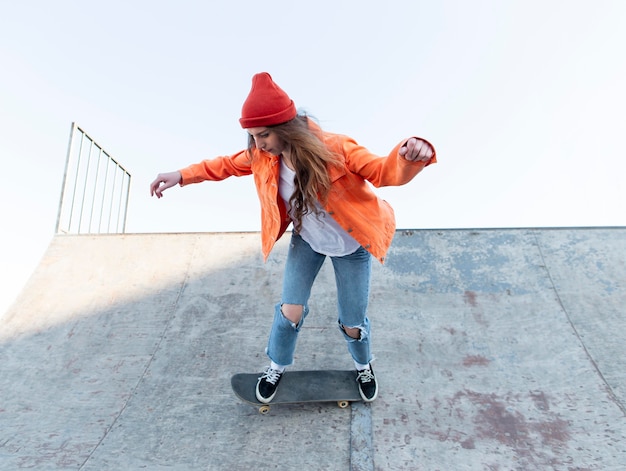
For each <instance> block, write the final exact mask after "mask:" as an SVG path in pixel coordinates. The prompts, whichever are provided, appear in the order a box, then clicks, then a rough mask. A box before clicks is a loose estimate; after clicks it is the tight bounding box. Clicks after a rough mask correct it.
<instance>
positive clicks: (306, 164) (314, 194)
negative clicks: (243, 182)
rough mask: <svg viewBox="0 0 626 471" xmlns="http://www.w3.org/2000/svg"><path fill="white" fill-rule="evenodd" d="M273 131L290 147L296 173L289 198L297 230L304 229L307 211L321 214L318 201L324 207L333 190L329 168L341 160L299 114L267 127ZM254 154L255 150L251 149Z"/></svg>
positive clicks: (250, 144) (251, 146)
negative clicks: (331, 188)
mask: <svg viewBox="0 0 626 471" xmlns="http://www.w3.org/2000/svg"><path fill="white" fill-rule="evenodd" d="M268 128H270V129H271V130H272V132H274V133H276V135H277V136H278V137H279V138H280V139H281V140H283V141H284V142H285V143H287V145H288V146H289V147H290V152H291V159H292V163H293V166H294V170H295V172H296V176H295V178H294V192H293V194H292V195H291V197H290V198H289V205H290V206H291V215H292V218H293V219H294V222H293V226H294V230H295V232H300V229H302V218H303V216H304V215H305V214H308V213H314V214H316V215H319V214H320V211H319V209H318V208H317V206H316V203H317V202H318V201H319V202H320V204H321V205H322V207H323V206H325V204H326V201H327V198H328V192H329V191H330V176H329V174H328V167H329V166H332V165H339V164H340V159H339V157H338V156H337V155H335V154H334V153H333V152H331V151H330V150H329V149H328V147H326V145H325V144H324V142H323V141H322V138H321V131H320V135H318V133H316V132H315V131H313V130H312V129H310V128H309V118H308V117H307V116H306V115H298V116H296V117H295V118H294V119H292V120H290V121H287V122H286V123H283V124H278V125H276V126H268ZM254 148H255V144H254V138H253V137H252V136H249V138H248V150H249V151H252V149H254ZM250 155H252V152H250Z"/></svg>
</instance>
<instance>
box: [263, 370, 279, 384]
mask: <svg viewBox="0 0 626 471" xmlns="http://www.w3.org/2000/svg"><path fill="white" fill-rule="evenodd" d="M282 374H283V373H282V372H281V371H278V370H273V369H272V368H268V369H267V370H265V373H263V375H262V376H261V379H265V381H267V382H268V383H271V384H276V383H277V382H278V380H279V379H280V377H281V376H282Z"/></svg>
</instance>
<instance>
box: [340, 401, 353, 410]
mask: <svg viewBox="0 0 626 471" xmlns="http://www.w3.org/2000/svg"><path fill="white" fill-rule="evenodd" d="M337 405H338V406H339V407H341V408H342V409H345V408H346V407H348V406H349V405H350V401H337Z"/></svg>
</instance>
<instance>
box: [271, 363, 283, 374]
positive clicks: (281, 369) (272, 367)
mask: <svg viewBox="0 0 626 471" xmlns="http://www.w3.org/2000/svg"><path fill="white" fill-rule="evenodd" d="M270 368H271V369H273V370H277V371H280V372H281V373H282V372H283V371H285V368H286V367H285V366H283V365H279V364H277V363H274V362H273V361H272V362H271V363H270Z"/></svg>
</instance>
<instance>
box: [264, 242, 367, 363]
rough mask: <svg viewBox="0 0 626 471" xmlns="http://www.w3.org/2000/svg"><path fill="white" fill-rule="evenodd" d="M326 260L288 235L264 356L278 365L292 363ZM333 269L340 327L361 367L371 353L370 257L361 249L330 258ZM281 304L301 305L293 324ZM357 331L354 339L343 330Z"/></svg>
mask: <svg viewBox="0 0 626 471" xmlns="http://www.w3.org/2000/svg"><path fill="white" fill-rule="evenodd" d="M325 259H326V255H322V254H320V253H317V252H315V251H314V250H313V249H312V248H311V246H310V245H309V244H308V243H307V242H305V241H304V240H303V239H302V237H300V236H299V235H297V234H293V235H292V236H291V243H290V245H289V251H288V253H287V262H286V264H285V272H284V275H283V276H284V278H283V290H282V294H281V302H280V303H278V304H277V305H276V307H275V310H274V322H273V324H272V329H271V332H270V337H269V341H268V346H267V354H268V356H269V357H270V359H271V360H272V361H274V362H275V363H278V364H279V365H283V366H288V365H291V364H292V363H293V355H294V351H295V349H296V341H297V339H298V333H299V332H300V329H302V325H303V324H304V321H305V319H306V316H307V315H308V313H309V307H308V301H309V297H310V295H311V287H312V286H313V282H314V281H315V278H316V276H317V274H318V273H319V271H320V268H321V267H322V264H323V263H324V260H325ZM330 259H331V261H332V263H333V268H334V270H335V281H336V284H337V308H338V312H339V316H338V322H339V328H340V330H341V332H342V333H343V336H344V338H345V339H346V341H347V344H348V351H349V352H350V354H351V355H352V358H353V359H354V360H355V361H356V362H358V363H361V364H364V365H366V364H368V363H369V362H370V361H371V360H372V357H371V353H370V322H369V319H368V318H367V305H368V302H369V291H370V278H371V272H372V257H371V255H370V254H369V252H368V251H367V250H365V249H364V248H363V247H359V249H358V250H357V251H356V252H354V253H352V254H350V255H345V256H343V257H330ZM283 304H298V305H301V306H303V312H302V318H301V320H300V322H299V323H298V325H294V323H293V322H291V321H290V320H289V319H287V318H285V316H283V314H282V311H281V306H282V305H283ZM344 326H345V327H348V328H358V329H359V330H360V334H361V335H360V338H359V339H355V338H352V337H350V336H349V335H347V334H346V333H345V331H344V330H343V327H344Z"/></svg>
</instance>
